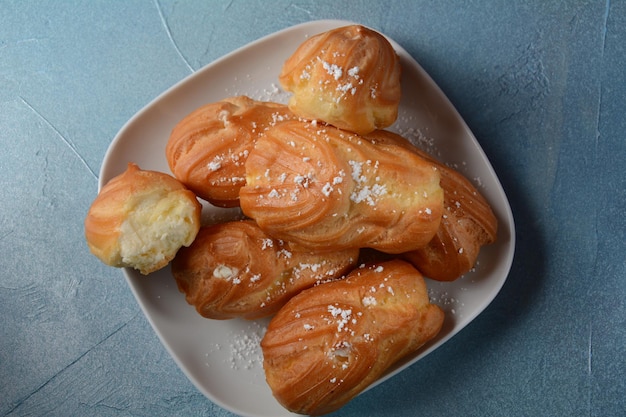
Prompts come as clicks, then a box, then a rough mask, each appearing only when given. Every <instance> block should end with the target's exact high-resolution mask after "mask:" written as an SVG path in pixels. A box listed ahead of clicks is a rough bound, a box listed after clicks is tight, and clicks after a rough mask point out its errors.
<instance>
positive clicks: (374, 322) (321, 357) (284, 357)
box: [261, 260, 444, 415]
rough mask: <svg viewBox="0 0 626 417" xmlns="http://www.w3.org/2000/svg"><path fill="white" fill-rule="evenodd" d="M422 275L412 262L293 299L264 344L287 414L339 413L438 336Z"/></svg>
mask: <svg viewBox="0 0 626 417" xmlns="http://www.w3.org/2000/svg"><path fill="white" fill-rule="evenodd" d="M443 320H444V313H443V311H442V310H441V309H440V308H439V307H438V306H436V305H434V304H430V302H429V299H428V293H427V288H426V284H425V282H424V279H423V278H422V275H421V274H420V273H419V272H418V271H417V270H416V269H415V268H414V267H413V266H412V265H410V264H409V263H408V262H405V261H401V260H392V261H388V262H383V263H380V264H372V265H367V266H364V267H361V268H359V269H356V270H354V271H353V272H351V273H350V274H349V275H348V276H347V278H346V279H344V280H340V281H336V282H331V283H327V284H322V285H319V286H317V287H313V288H311V289H308V290H305V291H303V292H301V293H300V294H298V295H296V296H295V297H294V298H292V299H291V300H290V301H289V302H288V303H287V304H286V305H285V306H284V307H283V308H282V309H281V310H280V311H279V312H278V313H277V314H276V316H275V317H274V318H273V319H272V321H271V322H270V324H269V326H268V329H267V332H266V333H265V336H264V337H263V339H262V341H261V347H262V350H263V357H264V369H265V375H266V380H267V382H268V384H269V386H270V387H271V389H272V392H273V394H274V396H275V397H276V399H277V400H278V401H279V402H280V403H281V404H282V405H283V406H284V407H285V408H287V409H288V410H290V411H292V412H296V413H301V414H306V415H320V414H325V413H329V412H332V411H335V410H337V409H338V408H340V407H342V406H343V405H345V404H346V403H347V402H348V401H350V400H351V399H352V398H354V397H355V396H356V395H358V394H359V393H360V392H361V391H363V390H364V389H365V388H366V387H367V386H368V385H370V384H371V383H372V382H374V381H375V380H376V379H378V378H379V377H381V376H382V375H383V374H384V373H385V372H386V371H387V370H389V368H390V367H391V366H392V365H393V364H394V363H396V362H397V361H399V360H400V359H402V358H403V357H405V356H406V355H408V354H410V353H413V352H415V351H417V350H418V349H419V348H420V347H422V346H423V345H424V344H425V343H426V342H428V341H430V340H432V339H433V338H434V337H435V336H436V335H437V334H438V333H439V331H440V330H441V326H442V324H443Z"/></svg>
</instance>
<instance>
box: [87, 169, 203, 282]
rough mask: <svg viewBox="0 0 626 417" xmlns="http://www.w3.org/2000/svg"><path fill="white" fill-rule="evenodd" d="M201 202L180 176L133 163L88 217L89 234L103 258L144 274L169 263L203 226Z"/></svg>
mask: <svg viewBox="0 0 626 417" xmlns="http://www.w3.org/2000/svg"><path fill="white" fill-rule="evenodd" d="M201 211H202V206H201V204H200V202H198V200H197V199H196V196H195V195H194V194H193V193H192V192H191V191H189V190H188V189H187V188H186V187H185V186H184V185H183V184H181V183H180V182H179V181H178V180H176V178H174V177H172V176H171V175H169V174H165V173H162V172H157V171H149V170H142V169H140V168H139V167H138V166H137V165H136V164H133V163H129V164H128V168H127V169H126V171H125V172H124V173H122V174H120V175H118V176H117V177H115V178H113V179H112V180H111V181H109V182H108V183H107V184H106V185H105V186H104V187H102V190H100V193H99V194H98V196H97V197H96V199H95V200H94V201H93V203H92V204H91V207H90V208H89V211H88V213H87V216H86V218H85V238H86V240H87V245H88V246H89V249H90V250H91V252H92V253H93V254H94V255H95V256H96V257H98V259H100V260H101V261H102V262H103V263H105V264H106V265H109V266H114V267H119V268H121V267H130V268H134V269H137V270H139V272H141V273H142V274H144V275H147V274H149V273H151V272H154V271H157V270H159V269H161V268H163V267H164V266H166V265H167V264H168V263H169V262H170V261H171V260H172V259H173V258H174V256H175V255H176V253H177V252H178V250H179V249H180V248H181V247H184V246H189V245H190V244H191V243H192V242H193V240H194V239H195V237H196V234H197V233H198V230H199V229H200V214H201Z"/></svg>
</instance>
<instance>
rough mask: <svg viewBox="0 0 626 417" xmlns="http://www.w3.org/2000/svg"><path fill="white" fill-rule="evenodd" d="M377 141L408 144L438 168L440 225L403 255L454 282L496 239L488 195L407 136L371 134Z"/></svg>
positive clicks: (424, 270) (428, 273)
mask: <svg viewBox="0 0 626 417" xmlns="http://www.w3.org/2000/svg"><path fill="white" fill-rule="evenodd" d="M368 137H369V138H370V139H372V140H373V141H374V142H376V143H380V144H383V143H396V144H398V145H399V146H405V147H406V148H407V149H411V150H412V151H413V152H415V153H417V154H418V155H421V156H422V157H424V158H427V159H429V160H431V161H432V162H433V163H435V164H437V166H438V167H439V172H440V173H441V187H442V188H443V192H444V209H443V215H442V219H441V225H440V227H439V229H438V230H437V233H436V234H435V236H434V237H433V239H432V240H431V241H430V242H429V243H428V244H427V245H426V246H424V247H423V248H418V249H416V250H413V251H408V252H407V253H404V254H403V255H402V256H403V258H404V259H406V260H408V261H410V262H411V263H412V264H413V265H415V266H416V267H417V268H418V269H419V270H420V271H421V272H422V273H423V274H424V275H426V276H427V277H429V278H431V279H435V280H438V281H453V280H455V279H457V278H459V277H461V276H462V275H463V274H465V273H467V272H468V271H470V270H471V269H472V268H474V266H475V265H476V259H477V258H478V254H479V252H480V249H481V248H482V247H483V246H485V245H489V244H491V243H493V242H495V240H496V238H497V231H498V221H497V218H496V216H495V214H494V213H493V210H492V209H491V206H490V205H489V203H488V202H487V200H486V199H485V197H484V196H483V195H482V194H481V193H480V192H479V191H478V189H476V187H474V186H473V185H472V183H471V182H470V181H469V180H468V179H467V178H466V177H465V176H463V175H462V174H461V173H459V172H458V171H457V170H455V169H453V168H451V167H449V166H447V165H445V164H443V163H441V162H439V161H437V160H436V159H435V158H434V157H432V156H430V155H429V154H427V153H426V152H424V151H423V150H421V149H419V148H417V147H416V146H414V145H413V144H412V143H410V142H409V141H408V140H406V139H405V138H403V137H401V136H399V135H397V134H395V133H392V132H388V131H376V132H373V133H371V134H370V135H368Z"/></svg>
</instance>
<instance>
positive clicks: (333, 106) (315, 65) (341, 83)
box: [279, 25, 401, 134]
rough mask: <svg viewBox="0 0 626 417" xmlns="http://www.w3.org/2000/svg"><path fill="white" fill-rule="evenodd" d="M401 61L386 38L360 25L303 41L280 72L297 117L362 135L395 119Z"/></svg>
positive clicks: (387, 124)
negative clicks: (315, 120)
mask: <svg viewBox="0 0 626 417" xmlns="http://www.w3.org/2000/svg"><path fill="white" fill-rule="evenodd" d="M400 72H401V69H400V60H399V58H398V56H397V54H396V52H395V50H394V49H393V46H392V45H391V44H390V43H389V41H388V40H387V39H386V38H385V37H384V36H382V35H381V34H379V33H377V32H375V31H373V30H371V29H368V28H365V27H363V26H361V25H350V26H344V27H340V28H337V29H333V30H330V31H327V32H324V33H320V34H318V35H315V36H312V37H311V38H309V39H307V40H306V41H304V42H303V43H302V44H301V45H300V47H299V48H298V49H297V50H296V51H295V52H294V53H293V55H291V56H290V57H289V59H287V60H286V61H285V63H284V65H283V67H282V71H281V73H280V76H279V82H280V84H281V86H282V87H283V88H284V89H285V90H286V91H290V92H292V93H293V95H292V96H291V98H290V100H289V108H290V109H291V110H292V111H293V112H294V113H295V114H297V115H298V116H301V117H303V118H306V119H318V120H320V121H324V122H326V123H330V124H332V125H334V126H336V127H339V128H342V129H345V130H349V131H352V132H356V133H360V134H365V133H368V132H371V131H373V130H374V129H377V128H378V129H380V128H385V127H388V126H390V125H391V124H392V123H393V122H395V120H396V118H397V117H398V105H399V103H400V95H401V88H400Z"/></svg>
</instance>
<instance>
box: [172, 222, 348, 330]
mask: <svg viewBox="0 0 626 417" xmlns="http://www.w3.org/2000/svg"><path fill="white" fill-rule="evenodd" d="M358 256H359V250H358V249H349V250H344V251H333V252H309V251H299V250H297V249H294V248H292V246H291V245H290V244H289V243H287V242H283V241H280V240H278V239H273V238H271V237H270V236H268V235H267V234H265V233H264V232H263V231H261V229H260V228H259V227H258V226H257V225H256V224H255V223H254V222H253V221H250V220H241V221H233V222H228V223H221V224H216V225H213V226H206V227H203V228H202V229H201V230H200V232H199V233H198V236H197V237H196V240H195V241H194V243H193V244H192V245H191V246H190V247H188V248H183V249H181V250H180V252H179V253H178V255H177V256H176V258H175V259H174V261H173V262H172V274H173V275H174V278H175V279H176V283H177V284H178V288H179V290H180V291H181V292H183V293H184V294H185V296H186V299H187V302H188V303H189V304H191V305H193V306H195V308H196V310H197V311H198V313H199V314H200V315H202V316H203V317H206V318H212V319H228V318H234V317H243V318H246V319H255V318H260V317H266V316H269V315H271V314H274V313H275V312H276V311H278V309H279V308H280V307H282V306H283V305H284V304H285V303H286V302H287V300H288V299H289V298H291V297H292V296H293V295H295V294H297V293H298V292H300V291H301V290H303V289H305V288H309V287H312V286H313V285H316V284H319V283H321V282H325V281H329V280H333V279H337V278H339V277H342V276H343V275H344V274H346V273H347V272H348V271H349V270H351V269H352V268H353V267H354V266H355V265H356V263H357V261H358Z"/></svg>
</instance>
